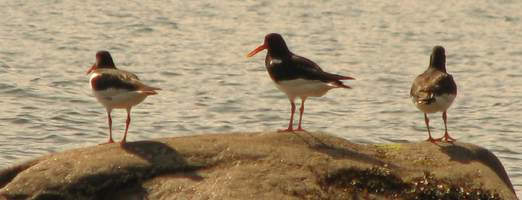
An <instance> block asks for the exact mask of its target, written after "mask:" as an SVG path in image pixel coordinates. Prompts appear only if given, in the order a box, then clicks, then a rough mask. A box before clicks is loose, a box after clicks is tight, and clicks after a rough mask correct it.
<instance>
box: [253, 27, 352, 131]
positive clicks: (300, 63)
mask: <svg viewBox="0 0 522 200" xmlns="http://www.w3.org/2000/svg"><path fill="white" fill-rule="evenodd" d="M265 49H266V50H267V51H268V53H267V54H266V59H265V65H266V69H267V71H268V74H269V75H270V78H272V80H273V81H274V82H275V84H276V86H277V88H279V90H281V91H282V92H284V93H285V94H286V95H287V96H288V99H289V100H290V105H291V106H292V107H291V111H290V123H288V128H286V129H283V130H280V131H284V132H289V131H294V129H293V120H294V113H295V99H296V98H297V97H299V98H301V108H300V110H299V111H300V115H299V124H298V126H297V129H295V130H296V131H303V128H302V126H301V121H302V119H303V113H304V104H305V101H306V99H307V98H308V97H320V96H323V95H325V94H326V92H328V91H329V90H331V89H333V88H348V89H349V88H350V86H347V85H345V84H343V82H342V81H341V80H351V79H354V78H352V77H349V76H342V75H337V74H332V73H328V72H325V71H323V70H322V69H321V68H320V67H319V65H317V64H316V63H314V62H313V61H311V60H309V59H307V58H304V57H301V56H298V55H296V54H294V53H292V52H291V51H290V50H289V49H288V47H287V46H286V43H285V40H283V37H282V36H281V35H279V34H277V33H270V34H268V35H266V36H265V40H264V43H263V44H262V45H260V46H259V47H257V48H256V49H254V50H253V51H251V52H250V53H248V54H247V57H252V56H254V55H255V54H256V53H258V52H260V51H262V50H265Z"/></svg>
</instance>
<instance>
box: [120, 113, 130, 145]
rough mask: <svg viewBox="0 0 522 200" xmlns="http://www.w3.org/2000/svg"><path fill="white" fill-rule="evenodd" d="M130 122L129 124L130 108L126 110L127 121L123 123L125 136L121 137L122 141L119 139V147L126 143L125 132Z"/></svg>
mask: <svg viewBox="0 0 522 200" xmlns="http://www.w3.org/2000/svg"><path fill="white" fill-rule="evenodd" d="M130 122H131V117H130V108H127V121H125V134H124V135H123V139H121V141H120V145H124V144H125V143H126V142H127V132H128V131H129V125H130Z"/></svg>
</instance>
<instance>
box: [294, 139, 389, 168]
mask: <svg viewBox="0 0 522 200" xmlns="http://www.w3.org/2000/svg"><path fill="white" fill-rule="evenodd" d="M295 135H297V136H298V137H299V138H301V139H302V140H303V141H304V142H305V143H306V144H308V146H309V147H310V149H313V150H315V151H317V152H321V153H324V154H327V155H329V156H331V157H332V158H335V159H351V160H356V161H360V162H365V163H369V164H372V165H377V166H387V167H392V168H397V166H396V165H394V164H391V163H386V162H384V161H382V160H379V159H377V158H375V157H373V156H371V155H367V154H364V153H360V152H357V150H352V149H349V148H346V147H341V146H338V145H335V144H328V143H327V142H325V141H323V140H321V139H320V138H318V137H316V136H314V135H313V134H311V133H309V132H306V131H304V132H303V134H300V133H295ZM305 135H306V136H307V137H304V136H305Z"/></svg>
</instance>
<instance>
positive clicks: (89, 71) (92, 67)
mask: <svg viewBox="0 0 522 200" xmlns="http://www.w3.org/2000/svg"><path fill="white" fill-rule="evenodd" d="M95 69H96V64H94V65H92V66H91V68H89V70H87V74H90V73H91V72H92V71H94V70H95Z"/></svg>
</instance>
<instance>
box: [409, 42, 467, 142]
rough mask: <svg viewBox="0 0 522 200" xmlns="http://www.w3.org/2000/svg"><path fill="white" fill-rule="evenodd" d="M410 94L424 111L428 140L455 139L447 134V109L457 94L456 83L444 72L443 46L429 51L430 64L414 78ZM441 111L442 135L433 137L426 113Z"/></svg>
mask: <svg viewBox="0 0 522 200" xmlns="http://www.w3.org/2000/svg"><path fill="white" fill-rule="evenodd" d="M410 96H411V98H412V101H413V104H415V106H417V108H418V109H419V110H421V111H422V112H424V122H425V123H426V127H427V128H428V136H429V138H428V141H430V142H437V141H441V140H442V139H444V141H446V142H453V141H455V139H454V138H452V137H450V135H449V134H448V126H447V125H446V122H447V114H446V112H447V110H448V108H449V107H450V106H451V104H452V103H453V100H454V99H455V97H456V96H457V85H456V84H455V81H454V80H453V76H451V75H450V74H448V73H447V72H446V54H445V50H444V47H442V46H435V47H433V51H432V53H431V58H430V65H429V66H428V69H426V71H424V73H422V74H420V75H419V76H417V78H415V80H414V81H413V84H412V86H411V91H410ZM435 112H442V119H443V120H444V129H445V132H444V136H443V137H442V138H438V139H433V137H431V132H430V125H429V119H428V113H435Z"/></svg>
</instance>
